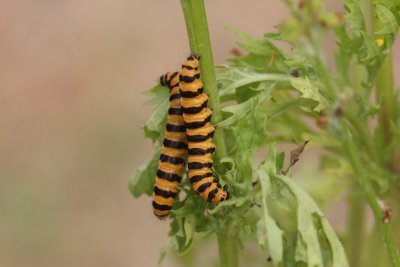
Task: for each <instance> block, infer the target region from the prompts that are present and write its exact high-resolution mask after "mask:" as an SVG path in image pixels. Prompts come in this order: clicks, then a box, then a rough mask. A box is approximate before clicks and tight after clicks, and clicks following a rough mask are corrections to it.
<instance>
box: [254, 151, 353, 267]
mask: <svg viewBox="0 0 400 267" xmlns="http://www.w3.org/2000/svg"><path fill="white" fill-rule="evenodd" d="M277 158H278V157H277V152H276V149H275V146H274V145H272V146H271V147H270V150H269V155H268V158H267V159H266V160H265V161H264V162H263V163H262V164H261V165H260V167H259V169H258V171H257V174H258V178H259V180H260V183H261V188H262V192H261V195H262V202H261V205H262V207H263V214H264V217H263V218H262V220H263V223H264V225H266V224H267V223H268V227H267V229H266V233H267V238H271V239H273V240H274V242H277V244H279V246H280V247H279V248H276V247H275V248H273V249H272V251H270V253H271V254H272V253H274V255H278V260H280V259H282V250H283V252H284V253H283V255H284V257H283V258H284V262H285V263H286V262H290V261H291V259H290V258H291V257H293V258H292V259H294V261H295V262H296V264H304V263H306V265H305V266H335V267H348V266H349V265H348V262H347V259H346V255H345V253H344V249H343V247H342V244H341V243H340V241H339V239H338V238H337V236H336V234H335V233H334V231H333V229H332V227H331V226H330V224H329V223H328V221H327V220H326V218H325V217H324V215H323V214H322V212H321V211H320V209H319V208H318V206H317V205H316V204H315V202H314V201H313V200H312V199H311V197H310V196H308V194H307V193H305V192H304V191H303V190H302V189H301V188H300V187H298V186H297V185H296V184H295V183H294V182H293V181H292V180H291V179H290V178H288V177H286V176H284V175H280V174H277V173H276V161H277ZM291 198H292V199H293V201H288V199H291ZM265 199H267V200H268V204H267V205H265V208H264V204H263V201H264V200H265ZM274 206H275V207H278V208H277V209H275V210H282V206H287V209H286V210H287V211H289V212H290V213H292V214H294V215H295V217H296V225H295V228H296V230H295V231H296V232H295V236H296V239H295V242H294V243H293V244H292V246H288V245H287V244H285V243H283V242H281V237H282V235H283V236H285V237H286V238H289V239H291V237H292V236H293V230H291V228H290V227H289V228H288V227H282V225H284V224H285V223H286V221H287V220H288V218H287V216H288V215H289V214H287V215H286V216H282V215H279V214H278V213H275V212H270V210H274V208H273V207H274ZM265 209H266V210H265ZM261 233H265V232H262V231H261ZM269 235H271V236H269ZM260 238H261V239H262V238H263V235H261V236H259V239H260ZM261 241H262V240H261ZM261 243H262V242H261ZM285 245H286V246H285ZM293 246H294V247H293ZM270 249H271V248H270ZM293 249H294V250H295V253H294V254H293V252H291V251H293ZM296 266H297V265H296Z"/></svg>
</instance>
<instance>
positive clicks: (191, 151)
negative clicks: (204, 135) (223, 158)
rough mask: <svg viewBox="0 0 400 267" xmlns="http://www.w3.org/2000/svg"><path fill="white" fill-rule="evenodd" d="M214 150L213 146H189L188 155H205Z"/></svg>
mask: <svg viewBox="0 0 400 267" xmlns="http://www.w3.org/2000/svg"><path fill="white" fill-rule="evenodd" d="M214 152H215V147H210V148H207V149H202V148H191V149H189V150H188V154H189V155H196V156H197V155H206V154H213V153H214Z"/></svg>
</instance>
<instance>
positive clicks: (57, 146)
mask: <svg viewBox="0 0 400 267" xmlns="http://www.w3.org/2000/svg"><path fill="white" fill-rule="evenodd" d="M338 2H341V1H338ZM206 8H207V12H208V19H209V27H210V34H211V40H212V44H213V49H214V56H215V62H216V63H224V62H225V61H224V60H225V59H226V58H227V57H229V56H230V51H231V49H232V48H234V47H235V41H236V40H237V38H236V36H235V35H234V34H232V33H231V32H229V31H227V30H226V28H225V26H226V25H229V26H233V27H236V28H239V29H241V30H243V31H244V32H247V33H249V34H252V35H257V36H262V35H263V33H264V32H267V31H273V30H274V26H276V25H277V24H278V23H279V22H280V21H281V20H282V19H283V18H284V17H285V16H286V15H287V10H286V8H285V6H284V5H283V3H282V1H280V0H269V1H266V0H252V1H248V2H247V3H246V5H243V1H241V0H218V1H206ZM329 8H330V9H332V10H337V11H340V10H342V8H341V3H336V1H335V3H333V4H332V3H331V4H330V6H329ZM0 40H1V41H0V266H5V267H21V266H29V267H31V266H41V267H47V266H52V267H53V266H55V267H63V266H68V267H69V266H96V267H101V266H120V267H128V266H157V265H158V260H159V257H160V252H161V251H162V250H163V249H165V248H167V247H168V238H167V232H168V228H169V226H168V223H167V222H160V221H158V220H157V219H155V217H154V216H153V214H152V209H151V204H150V202H151V200H150V197H142V198H140V199H134V198H133V197H132V196H131V194H130V192H129V190H128V186H127V183H128V181H127V179H128V177H129V176H130V175H131V173H132V172H133V171H134V170H135V169H136V168H137V167H138V166H139V165H140V164H141V163H142V162H143V161H144V160H145V159H147V157H148V156H150V155H151V153H152V152H153V145H152V143H151V142H150V141H148V140H145V139H144V137H143V134H142V129H141V126H142V125H143V124H144V122H145V121H146V119H147V118H148V116H149V113H150V112H151V110H150V107H148V106H145V105H143V103H144V102H145V101H146V100H147V99H148V97H147V96H146V95H144V94H143V91H144V90H145V89H148V88H150V87H152V86H153V85H155V83H156V82H157V79H158V77H159V76H160V75H161V74H163V73H165V72H166V71H170V70H175V69H177V68H178V67H179V66H180V64H181V61H182V59H183V58H184V57H186V56H187V55H188V54H189V48H188V42H187V37H186V31H185V27H184V20H183V15H182V12H181V9H180V2H179V1H178V0H174V1H154V0H147V1H144V0H142V1H140V0H134V1H132V0H115V1H102V0H96V1H94V0H86V1H47V0H41V1H26V0H25V1H24V0H17V1H1V2H0ZM396 46H397V47H398V48H399V42H397V44H396ZM398 48H397V49H394V51H397V52H396V53H397V54H396V55H395V58H399V56H400V55H399V50H400V49H398ZM396 63H397V64H399V62H398V61H397V62H396ZM396 73H397V74H399V66H398V65H397V66H396ZM397 76H399V75H397ZM397 79H398V78H397ZM163 266H175V261H174V260H173V259H172V257H168V256H167V258H166V259H165V261H164V262H163Z"/></svg>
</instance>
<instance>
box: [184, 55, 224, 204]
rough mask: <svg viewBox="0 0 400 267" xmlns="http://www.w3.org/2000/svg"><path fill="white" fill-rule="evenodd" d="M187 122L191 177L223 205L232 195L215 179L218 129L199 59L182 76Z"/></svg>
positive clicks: (200, 189) (196, 186)
mask: <svg viewBox="0 0 400 267" xmlns="http://www.w3.org/2000/svg"><path fill="white" fill-rule="evenodd" d="M179 80H180V85H179V89H180V96H181V105H182V111H183V120H184V122H185V125H186V138H187V141H188V177H189V180H190V182H191V184H192V187H193V189H194V191H195V192H196V193H197V194H198V195H199V196H200V197H201V198H202V199H204V200H206V201H210V202H213V203H219V202H221V201H224V200H226V199H228V198H229V193H228V192H227V191H226V190H225V189H223V188H222V187H221V185H220V184H219V183H218V181H217V179H215V178H214V176H213V174H212V171H211V168H212V166H213V160H212V155H213V153H214V151H215V145H214V144H213V143H212V138H213V136H214V130H215V128H214V126H213V125H212V124H211V123H210V120H211V115H212V111H211V109H210V108H208V107H207V103H208V96H207V94H205V93H204V92H203V83H202V82H201V80H200V71H199V58H197V57H195V56H189V57H188V58H187V59H186V60H185V62H184V63H183V65H182V71H181V74H180V76H179Z"/></svg>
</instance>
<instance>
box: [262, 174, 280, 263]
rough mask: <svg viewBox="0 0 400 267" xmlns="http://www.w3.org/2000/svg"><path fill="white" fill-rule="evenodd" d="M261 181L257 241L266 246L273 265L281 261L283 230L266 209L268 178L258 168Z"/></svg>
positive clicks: (268, 195) (268, 191) (268, 187)
mask: <svg viewBox="0 0 400 267" xmlns="http://www.w3.org/2000/svg"><path fill="white" fill-rule="evenodd" d="M258 177H259V180H260V183H261V195H262V199H261V207H262V213H263V214H262V215H263V216H262V218H261V219H260V220H259V221H258V225H257V228H258V243H259V245H260V246H261V247H264V246H265V245H267V246H268V250H269V252H270V257H271V259H272V262H273V263H274V265H275V266H278V265H279V264H280V263H282V261H283V247H284V245H283V231H282V230H281V229H280V228H279V226H278V224H277V223H276V221H275V220H274V219H273V218H272V217H271V215H270V213H269V211H268V204H267V199H268V198H269V197H270V194H271V185H270V178H269V176H268V174H267V173H266V172H265V171H264V170H258Z"/></svg>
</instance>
